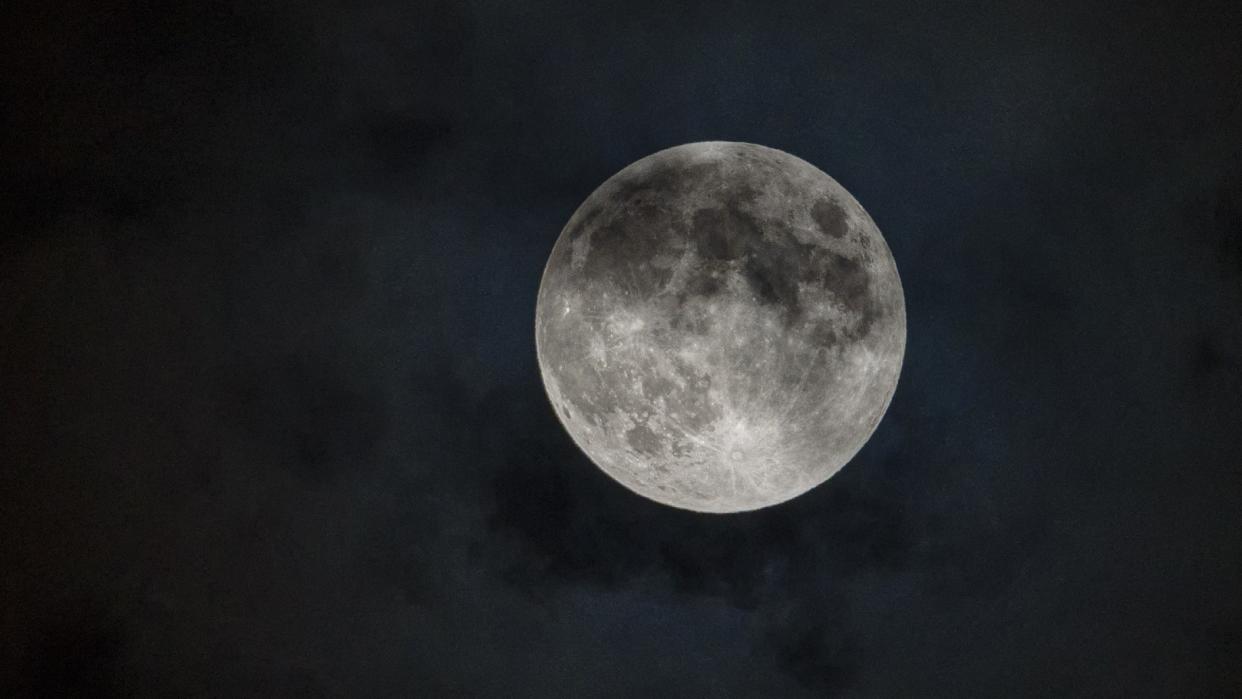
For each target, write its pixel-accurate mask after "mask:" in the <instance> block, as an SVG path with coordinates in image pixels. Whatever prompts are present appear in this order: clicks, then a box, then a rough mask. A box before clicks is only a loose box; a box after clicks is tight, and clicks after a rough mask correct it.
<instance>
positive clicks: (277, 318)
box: [0, 3, 1242, 696]
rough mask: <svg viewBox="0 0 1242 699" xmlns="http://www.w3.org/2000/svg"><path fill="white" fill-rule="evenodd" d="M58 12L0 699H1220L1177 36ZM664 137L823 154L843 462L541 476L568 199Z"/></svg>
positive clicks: (323, 12)
mask: <svg viewBox="0 0 1242 699" xmlns="http://www.w3.org/2000/svg"><path fill="white" fill-rule="evenodd" d="M7 9H8V8H6V11H7ZM61 9H62V8H56V7H51V6H49V7H48V8H47V9H43V10H39V12H38V13H36V14H37V16H36V17H34V18H33V19H31V20H30V21H28V22H25V23H22V24H21V27H22V31H20V32H15V34H17V35H18V36H15V37H14V39H13V42H10V43H8V44H7V46H6V47H5V50H9V51H26V52H27V53H26V54H25V55H26V59H25V60H24V61H23V63H22V64H21V70H20V71H14V72H6V74H5V76H4V79H3V83H2V89H3V97H4V99H3V101H2V103H3V104H4V105H5V107H4V109H5V113H4V117H5V123H6V125H8V126H10V127H11V130H10V132H11V133H15V134H19V135H20V136H21V138H19V139H18V141H19V142H18V143H15V144H13V148H12V149H7V148H6V155H5V158H4V159H3V162H2V163H0V173H2V178H3V179H2V181H3V183H4V184H5V187H4V192H3V194H2V195H0V196H3V202H4V203H5V204H6V208H5V210H6V211H7V212H9V213H8V214H7V215H8V216H9V219H8V221H9V222H10V223H11V226H10V229H11V232H12V235H10V236H8V237H6V238H5V240H4V242H3V243H0V245H2V247H0V298H2V299H3V300H4V303H3V305H2V306H0V337H4V338H6V341H5V342H3V343H0V358H2V359H3V363H2V365H0V366H2V367H3V370H0V395H3V396H4V401H3V410H4V418H3V419H2V420H0V447H2V452H3V454H4V461H5V462H6V467H5V468H4V469H3V471H0V493H3V495H0V497H3V498H4V499H5V505H4V506H3V507H0V525H3V527H4V530H5V531H6V532H7V535H6V536H5V537H4V538H3V544H0V545H2V546H3V550H2V552H3V555H2V556H0V559H2V560H4V561H5V565H4V566H3V568H4V570H3V571H2V572H0V576H2V579H3V592H4V595H5V597H6V599H10V600H15V601H16V603H15V604H13V606H12V607H11V612H10V613H9V614H7V615H6V616H5V617H4V619H3V621H2V622H0V624H2V626H0V637H2V638H4V639H6V642H5V643H4V644H3V646H0V688H3V689H4V690H6V691H7V690H8V689H9V688H15V691H17V692H18V693H19V694H20V693H21V692H25V693H27V694H35V695H37V694H38V693H39V692H44V693H48V694H57V693H58V694H64V693H74V692H78V693H93V694H96V695H106V694H108V693H109V692H112V693H114V694H135V693H136V694H150V695H160V694H167V693H168V692H173V693H188V694H192V693H202V694H216V695H230V694H247V693H249V694H255V693H258V694H265V695H279V694H292V693H299V692H300V693H312V694H314V693H318V694H338V695H340V694H352V695H355V696H357V695H366V696H382V695H397V696H408V695H410V694H411V693H414V692H416V691H417V690H427V691H430V692H431V693H433V694H434V693H439V694H442V695H444V694H451V693H454V692H456V693H473V694H476V695H478V694H483V695H492V696H500V695H503V694H504V693H505V692H506V691H507V690H511V689H512V688H513V687H515V686H517V687H524V688H528V690H529V691H531V692H532V693H534V694H537V695H540V696H555V695H557V694H558V693H560V694H562V695H573V694H574V693H575V690H578V691H577V695H579V696H581V695H583V694H584V693H585V692H586V691H587V690H588V689H590V688H592V687H595V688H598V687H599V686H601V685H602V686H606V687H612V688H613V689H614V690H615V693H616V695H617V696H624V695H626V694H630V695H633V694H636V693H642V692H645V693H647V694H652V693H656V692H665V693H674V694H676V693H678V692H680V693H682V694H692V695H702V694H706V693H710V692H711V691H712V690H714V689H715V690H722V691H723V689H731V690H733V692H734V693H735V694H736V695H742V696H747V695H749V696H765V695H770V694H771V693H772V691H776V692H777V693H778V694H780V695H782V696H795V695H797V693H798V692H799V691H802V692H803V693H804V694H805V695H806V696H818V695H822V694H823V693H824V692H825V691H831V692H837V693H842V694H847V695H848V694H855V695H869V696H874V695H885V694H888V695H894V694H897V695H900V694H907V695H908V694H910V693H912V691H911V690H912V689H915V688H917V689H921V690H923V691H924V692H934V691H936V690H941V691H942V692H945V691H952V692H953V693H956V694H959V695H960V694H975V695H998V694H1004V695H1008V696H1017V695H1021V694H1022V693H1023V692H1027V693H1030V694H1046V693H1047V692H1052V693H1060V694H1072V693H1078V694H1083V695H1090V694H1099V693H1102V692H1129V693H1131V694H1136V693H1143V692H1151V693H1158V694H1161V695H1164V696H1174V695H1177V694H1179V693H1183V694H1184V693H1192V694H1193V693H1202V694H1209V695H1216V696H1221V695H1228V694H1230V693H1231V691H1230V690H1231V689H1233V688H1236V687H1237V686H1238V683H1237V668H1236V663H1235V662H1234V660H1235V659H1236V657H1237V656H1238V652H1239V648H1240V646H1239V640H1238V639H1239V638H1240V637H1242V633H1240V631H1239V630H1240V629H1242V607H1239V606H1238V604H1237V601H1236V600H1237V596H1236V592H1235V588H1236V585H1235V584H1234V583H1235V582H1236V581H1237V580H1238V579H1239V578H1240V577H1242V571H1240V570H1239V561H1238V558H1237V556H1236V546H1235V544H1234V540H1233V539H1232V538H1230V536H1231V532H1234V531H1236V529H1237V527H1236V517H1235V516H1234V515H1233V514H1232V513H1235V512H1236V511H1237V507H1236V499H1237V493H1238V492H1239V491H1240V490H1242V483H1240V482H1239V476H1238V473H1237V470H1236V455H1237V454H1238V453H1239V452H1240V451H1242V443H1240V442H1239V439H1240V437H1239V436H1238V431H1237V430H1236V425H1237V424H1239V423H1242V414H1240V410H1239V406H1238V402H1237V396H1238V395H1239V391H1240V390H1242V386H1240V382H1242V374H1240V373H1239V371H1238V368H1237V367H1238V361H1239V357H1242V337H1239V333H1240V332H1242V326H1239V324H1237V323H1230V322H1228V321H1227V319H1229V318H1234V317H1236V316H1237V313H1238V310H1239V308H1242V298H1240V296H1242V286H1240V285H1239V283H1238V280H1239V276H1240V274H1239V269H1240V268H1239V267H1238V259H1239V257H1238V255H1237V250H1238V249H1239V245H1238V241H1239V239H1240V238H1239V236H1242V224H1240V223H1239V218H1238V216H1237V214H1236V212H1237V211H1238V210H1239V205H1238V202H1239V199H1238V194H1237V191H1238V189H1237V187H1236V186H1235V185H1236V184H1237V181H1238V176H1237V172H1238V170H1237V163H1238V162H1239V161H1238V157H1239V154H1238V153H1237V152H1236V144H1237V143H1238V138H1239V133H1238V126H1237V124H1238V123H1242V122H1239V120H1236V119H1229V118H1227V117H1228V116H1229V115H1232V114H1236V113H1237V97H1236V90H1232V89H1226V87H1229V86H1224V87H1222V86H1221V85H1217V84H1214V83H1213V81H1212V79H1210V78H1209V77H1204V76H1212V75H1220V74H1226V73H1227V74H1238V73H1242V57H1239V55H1238V49H1237V43H1236V42H1234V41H1232V36H1231V32H1232V29H1231V28H1230V27H1234V26H1236V23H1231V22H1229V21H1225V19H1227V18H1222V17H1218V16H1215V15H1218V14H1220V13H1219V12H1203V13H1193V12H1186V13H1183V14H1176V13H1175V16H1169V17H1165V16H1162V15H1161V13H1160V10H1159V8H1158V7H1156V6H1154V5H1151V6H1143V7H1140V8H1135V9H1134V14H1133V15H1132V16H1130V17H1129V19H1128V20H1127V21H1125V22H1118V21H1117V20H1116V17H1115V13H1114V12H1113V11H1112V10H1111V9H1110V10H1108V11H1104V10H1100V9H1098V8H1097V9H1092V8H1091V7H1090V6H1089V5H1083V4H1081V3H1076V4H1075V5H1074V7H1072V8H1071V7H1068V6H1066V7H1057V6H1055V5H1042V4H1041V5H1031V6H1029V7H1025V8H1010V7H1003V6H997V7H996V8H993V9H991V10H986V11H984V12H981V13H979V14H978V15H977V17H974V18H972V17H964V16H962V13H954V12H945V11H942V9H941V8H940V7H938V6H936V7H933V6H930V5H926V6H925V5H919V4H911V5H910V6H908V7H906V6H901V5H900V4H892V3H881V4H880V5H869V6H868V7H867V8H862V7H861V6H860V7H858V8H853V9H851V8H844V7H842V8H836V9H835V10H833V11H831V12H830V13H829V15H828V16H813V15H814V14H815V13H816V12H817V10H814V9H812V8H810V7H809V6H798V7H793V6H790V7H787V8H779V7H778V8H770V9H768V10H764V11H763V12H760V11H759V10H757V9H748V8H745V7H743V6H740V5H739V6H731V7H725V8H721V7H720V6H718V5H711V6H708V5H704V6H702V7H693V6H684V7H679V8H673V9H670V8H663V7H662V8H661V9H662V11H661V12H658V13H656V12H649V11H648V10H650V9H651V8H644V7H641V6H638V5H633V4H627V5H626V6H625V7H621V6H615V5H605V6H602V7H595V8H585V9H584V8H577V9H573V8H569V6H565V7H563V8H560V9H558V8H552V7H549V6H544V5H540V4H533V5H532V4H529V3H526V4H522V5H520V6H519V5H515V4H505V5H501V4H496V3H472V4H458V3H433V4H424V5H420V4H413V5H411V4H408V3H390V4H383V3H380V4H373V5H368V6H365V7H352V6H351V7H345V6H344V5H339V4H336V3H312V4H305V3H302V4H298V5H296V6H295V5H292V4H290V5H283V6H273V7H269V8H268V9H263V10H249V11H245V12H235V13H217V12H215V11H214V10H211V9H209V8H206V7H205V6H204V7H201V8H187V9H185V11H186V12H189V14H180V11H177V12H174V11H173V9H171V8H168V9H166V10H163V11H160V10H150V11H143V12H138V11H136V10H126V9H123V8H121V7H117V8H111V9H109V10H108V11H105V10H104V9H99V10H95V11H91V12H87V13H85V14H82V13H76V14H75V15H74V16H75V17H78V18H79V19H78V20H77V21H75V22H69V23H66V22H64V21H62V12H61V11H60V10H61ZM112 10H115V11H112ZM665 10H667V11H665ZM777 10H779V11H777ZM551 25H555V26H556V27H557V30H556V31H555V32H550V31H549V26H551ZM11 26H17V25H11ZM600 26H609V27H616V28H617V31H618V32H621V33H624V34H625V35H627V36H629V37H631V38H632V41H628V42H625V43H622V44H618V45H616V46H613V47H610V48H608V50H601V49H600V45H599V42H598V40H597V31H596V28H597V27H600ZM687 27H690V29H687ZM1041 27H1042V28H1041ZM1084 27H1085V29H1084ZM1157 29H1158V30H1159V31H1157ZM877 32H879V33H877ZM881 35H882V36H884V37H886V38H885V40H883V41H880V40H864V39H865V38H866V37H873V36H881ZM1101 35H1103V36H1105V37H1106V38H1107V39H1108V41H1103V42H1101V41H1097V38H1098V37H1099V36H1101ZM860 37H862V38H860ZM1186 46H1194V47H1196V49H1195V50H1183V47H1186ZM739 56H745V57H746V58H745V59H744V60H743V59H740V58H738V57H739ZM427 66H434V68H435V69H434V70H432V69H428V68H427ZM601 76H602V77H601ZM811 76H814V77H813V79H812V77H811ZM1145 81H1152V82H1151V83H1148V82H1145ZM45 115H52V116H53V117H54V121H51V122H45V121H44V117H45ZM709 132H710V133H709ZM702 138H729V139H738V140H751V141H762V142H767V143H771V144H772V145H775V146H778V147H784V148H787V149H789V150H790V151H794V152H798V153H799V154H803V155H805V157H807V158H808V159H810V160H812V161H814V162H816V163H820V164H823V166H824V167H825V168H828V169H830V170H831V172H832V174H833V175H834V176H836V177H838V178H839V179H840V180H841V181H842V182H843V183H845V184H847V186H849V188H850V189H851V191H852V192H854V193H855V194H856V195H857V196H858V197H859V199H860V200H862V201H864V202H866V204H867V208H868V210H869V211H871V212H872V213H873V214H874V215H875V216H876V218H877V220H878V222H879V223H880V225H881V227H882V229H883V230H884V232H885V235H886V238H887V239H888V240H889V242H890V244H891V246H892V248H893V250H894V254H895V256H896V257H897V259H898V263H899V264H900V265H901V269H902V274H903V284H904V285H905V287H906V293H907V299H908V302H909V306H910V310H909V318H910V329H909V337H910V345H909V347H908V351H907V362H906V366H905V368H904V371H903V380H902V384H901V387H900V388H899V389H898V392H897V395H896V398H895V401H894V403H893V406H892V408H891V410H890V412H889V413H888V417H887V418H886V420H885V423H886V426H885V428H884V429H883V430H882V432H881V433H877V435H876V438H875V440H874V441H873V443H872V444H871V445H869V446H868V447H867V449H865V450H864V452H863V453H862V454H861V455H860V457H859V459H858V460H857V462H856V463H855V464H854V465H852V466H850V467H848V468H847V469H845V470H844V471H843V472H842V473H840V474H839V475H838V476H836V477H834V479H833V481H832V482H831V483H830V484H829V485H828V486H827V487H826V488H825V489H823V492H822V493H819V494H818V495H817V496H816V497H815V498H813V499H806V500H805V501H801V502H800V501H793V502H791V503H789V505H788V507H787V508H782V509H781V511H779V512H759V513H753V514H749V515H743V516H741V517H739V518H736V519H732V518H731V519H718V520H710V521H705V520H703V519H701V518H699V517H696V516H695V515H693V514H691V513H680V512H676V511H672V510H668V509H667V508H662V507H660V506H658V505H655V504H651V503H646V502H645V501H643V500H641V499H639V498H635V497H633V496H632V495H630V494H628V493H626V492H624V491H623V490H621V489H618V488H616V487H615V486H614V485H613V484H612V483H610V482H608V481H607V479H606V478H605V477H604V476H602V475H600V474H598V473H596V472H594V470H593V469H591V468H590V467H589V465H587V464H586V463H584V462H583V461H582V457H581V456H579V455H578V454H577V452H576V450H574V449H573V447H572V445H571V444H570V443H569V442H568V441H567V440H566V439H565V437H564V435H563V434H562V432H561V431H560V430H559V428H558V427H557V426H556V423H555V418H554V416H553V415H552V414H551V413H550V412H549V411H548V410H547V409H546V404H545V402H544V397H543V395H542V393H541V391H540V389H539V384H538V376H537V373H536V368H535V361H534V353H533V349H532V346H531V337H530V335H531V332H532V329H531V328H530V327H529V319H530V317H531V313H532V311H533V307H534V294H535V289H536V285H537V281H538V274H539V270H540V269H541V266H542V264H543V261H544V260H545V259H546V254H547V251H548V249H549V248H550V246H551V243H552V241H553V240H554V238H555V236H556V233H557V231H558V230H559V228H560V226H561V225H562V224H563V223H564V220H565V218H566V216H567V215H568V213H569V212H571V211H572V208H573V206H575V205H576V204H577V203H578V202H579V201H581V200H582V199H583V198H584V197H585V196H586V194H587V193H588V192H589V189H590V188H591V187H592V186H593V185H594V184H595V183H598V182H599V181H602V180H603V179H604V178H605V177H607V176H608V175H609V174H611V173H612V172H613V171H615V170H616V169H617V168H618V167H619V166H621V165H623V164H625V163H628V162H630V161H632V160H633V159H635V158H637V157H639V156H641V155H644V154H646V153H649V152H651V151H653V150H655V149H657V148H660V147H663V146H667V145H671V144H674V143H681V142H686V141H691V140H697V139H702ZM1222 319H1226V320H1222ZM9 338H18V340H14V341H10V340H9ZM1188 591H1190V592H1188ZM1049 639H1055V641H1052V642H1050V641H1049ZM1098 668H1109V669H1110V672H1109V673H1108V674H1107V676H1105V675H1100V674H1097V672H1096V670H1097V669H1098ZM601 678H602V679H603V680H604V681H603V682H600V680H601ZM471 690H474V691H471ZM1037 690H1040V691H1037ZM1042 690H1047V691H1046V692H1045V691H1042Z"/></svg>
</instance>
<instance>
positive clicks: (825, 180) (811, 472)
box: [535, 142, 906, 512]
mask: <svg viewBox="0 0 1242 699" xmlns="http://www.w3.org/2000/svg"><path fill="white" fill-rule="evenodd" d="M535 322H536V327H535V336H536V344H537V348H538V354H539V366H540V370H541V372H542V374H543V381H544V385H545V387H546V388H547V392H548V397H549V398H550V399H551V401H552V405H553V407H554V409H555V410H556V413H557V415H558V416H559V417H560V420H561V422H562V423H563V424H564V425H565V428H566V429H567V430H568V431H569V433H570V435H571V436H572V437H573V439H574V441H575V442H577V444H578V446H579V447H581V448H582V450H583V451H584V452H586V454H587V455H588V456H589V457H590V458H591V460H592V461H594V462H595V463H596V464H597V465H598V466H599V467H600V468H601V469H603V471H604V472H605V473H607V474H608V475H609V476H611V477H613V478H614V479H616V480H617V481H618V482H620V483H621V484H622V485H624V486H626V487H627V488H630V489H631V490H633V491H635V492H637V493H639V494H640V495H643V496H646V497H648V498H651V499H652V500H656V501H658V502H662V503H665V504H668V505H672V506H674V507H681V508H685V509H689V510H698V511H703V512H735V511H740V510H752V509H757V508H760V507H765V506H768V505H773V504H776V503H779V502H783V501H785V500H788V499H789V498H792V497H794V496H796V495H799V494H801V493H804V492H806V491H807V490H809V489H811V488H813V487H814V486H816V485H818V484H820V483H822V482H823V481H825V480H827V479H828V478H829V477H830V476H832V474H834V473H836V472H837V471H838V470H840V469H841V467H842V466H844V465H845V463H846V462H847V461H849V460H850V458H852V457H853V456H854V454H855V453H857V452H858V450H859V449H860V448H861V447H862V445H863V444H864V443H865V442H866V441H867V438H868V437H870V435H871V433H872V431H873V430H874V429H875V427H876V425H877V424H878V423H879V421H880V418H881V417H882V416H883V415H884V411H885V410H886V409H887V408H888V404H889V401H890V400H891V398H892V395H893V390H894V389H895V388H896V385H897V377H898V375H899V373H900V371H901V362H902V356H903V353H904V351H905V340H906V318H905V301H904V298H903V296H902V291H901V281H900V280H899V278H898V276H897V267H896V265H895V264H894V262H893V257H892V253H891V252H890V251H889V248H888V245H887V244H886V243H885V242H884V239H883V238H882V237H881V236H880V232H879V230H878V229H877V228H876V226H875V223H874V222H873V221H872V220H871V217H870V216H868V215H867V212H866V211H864V210H863V208H862V207H861V206H860V205H859V204H858V202H857V201H855V200H854V198H853V197H852V196H850V194H849V192H847V191H845V189H844V188H843V187H841V185H839V184H837V182H836V181H835V180H833V179H832V178H830V177H828V176H827V175H825V174H824V173H823V172H820V171H819V170H818V169H816V168H815V167H814V166H812V165H811V164H809V163H807V162H805V161H803V160H800V159H798V158H796V157H794V156H792V155H789V154H788V153H784V152H782V151H778V150H773V149H771V148H765V147H763V146H757V145H752V144H745V143H729V142H705V143H691V144H687V145H683V146H678V147H676V148H670V149H668V150H663V151H660V152H658V153H655V154H653V155H650V156H648V157H646V158H643V159H642V160H639V161H638V162H635V163H633V164H632V165H630V166H629V167H627V168H625V169H624V170H622V171H621V172H619V173H617V174H616V175H614V176H613V177H611V178H610V179H608V181H606V182H604V184H603V185H601V186H600V187H599V189H597V190H595V192H594V193H592V194H591V196H590V197H588V198H587V200H586V201H585V202H583V204H582V206H580V207H579V208H578V210H577V211H576V212H575V213H574V215H573V217H572V218H570V220H569V223H568V224H567V225H566V226H565V229H564V231H562V233H561V235H560V238H559V239H558V240H557V241H556V246H555V247H554V248H553V250H552V255H551V257H550V259H549V260H548V264H547V268H546V269H545V270H544V275H543V281H542V283H541V285H540V288H539V300H538V307H537V310H536V321H535Z"/></svg>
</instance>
